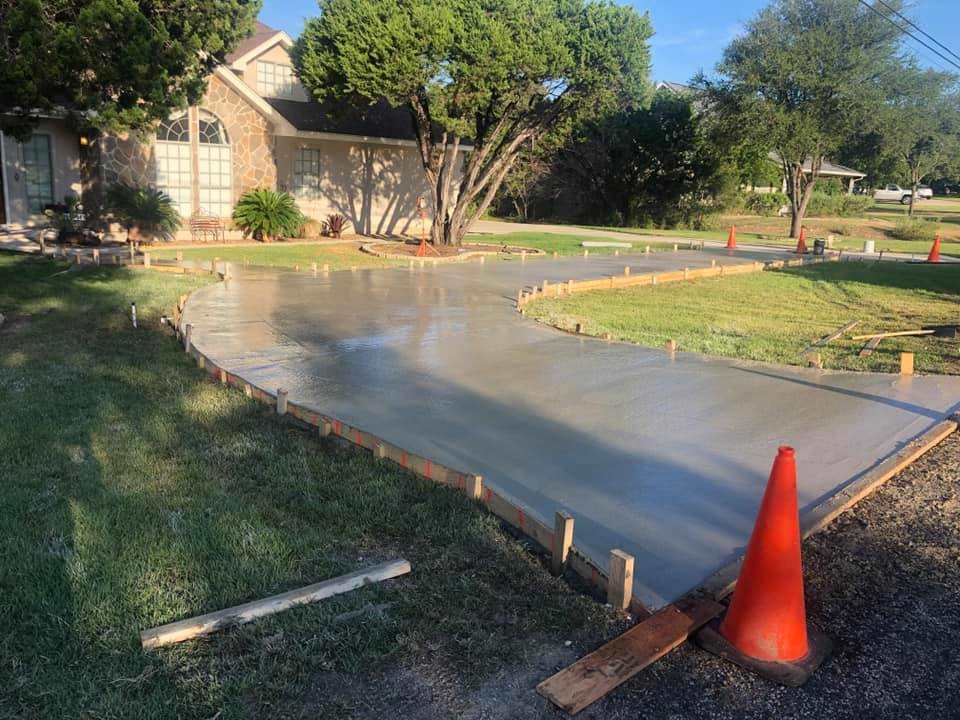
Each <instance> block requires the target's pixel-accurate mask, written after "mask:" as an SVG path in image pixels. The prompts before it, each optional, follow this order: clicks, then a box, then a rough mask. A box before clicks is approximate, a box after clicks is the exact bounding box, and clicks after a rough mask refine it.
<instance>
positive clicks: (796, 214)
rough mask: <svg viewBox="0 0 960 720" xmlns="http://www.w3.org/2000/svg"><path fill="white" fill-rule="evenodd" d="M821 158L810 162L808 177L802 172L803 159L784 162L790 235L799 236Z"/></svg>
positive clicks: (792, 236)
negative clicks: (788, 200)
mask: <svg viewBox="0 0 960 720" xmlns="http://www.w3.org/2000/svg"><path fill="white" fill-rule="evenodd" d="M822 163H823V158H817V159H815V160H813V161H812V162H811V163H810V177H809V178H806V177H805V176H804V172H803V161H802V160H801V161H800V162H796V161H794V162H790V163H787V162H784V164H783V169H784V175H785V177H786V179H787V195H789V197H790V237H791V238H794V239H796V238H799V237H800V230H801V229H802V228H803V219H804V217H805V216H806V214H807V206H808V205H809V204H810V198H811V197H813V188H814V186H815V185H816V182H817V177H818V176H819V173H820V167H821V164H822Z"/></svg>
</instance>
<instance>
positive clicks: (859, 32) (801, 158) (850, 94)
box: [700, 0, 903, 237]
mask: <svg viewBox="0 0 960 720" xmlns="http://www.w3.org/2000/svg"><path fill="white" fill-rule="evenodd" d="M889 4H890V5H891V6H894V7H896V8H897V9H899V8H900V3H899V2H898V1H897V0H891V2H890V3H889ZM900 53H901V48H900V33H899V30H898V29H897V28H896V27H895V26H893V25H891V24H890V23H889V22H887V20H885V19H884V18H883V17H882V16H881V15H880V14H878V13H877V12H874V10H872V9H871V8H870V7H866V6H864V5H863V4H861V3H860V2H858V0H774V2H773V3H771V4H770V5H769V6H768V7H766V8H764V9H763V10H761V11H760V12H759V13H758V14H757V15H756V16H755V17H754V18H753V19H752V20H750V21H749V22H748V23H747V25H746V31H745V32H744V34H743V35H741V36H740V37H737V38H736V39H734V40H733V42H731V43H730V45H729V46H728V47H727V48H726V50H725V51H724V54H723V59H722V61H721V62H720V64H719V65H718V66H717V70H718V74H719V77H718V78H717V79H716V80H712V81H709V80H704V79H702V78H701V80H700V84H701V86H702V87H703V88H704V89H705V90H706V91H707V93H706V95H707V101H706V102H707V106H708V108H709V110H710V111H711V112H713V113H715V114H717V115H719V116H721V117H723V118H726V120H727V122H728V124H729V125H730V126H731V127H733V126H736V127H737V128H739V129H741V130H743V131H745V132H746V133H748V134H750V136H751V138H752V141H753V142H754V143H756V144H757V145H758V146H765V147H768V148H771V149H773V150H774V151H775V152H776V154H777V156H778V159H779V162H780V164H781V166H782V171H783V174H784V177H785V179H786V183H787V194H788V195H789V197H790V209H791V217H792V222H791V227H790V233H791V237H797V236H798V235H799V233H800V226H801V224H802V222H803V218H804V215H805V213H806V210H807V205H808V203H809V202H810V198H811V196H812V194H813V189H814V186H815V185H816V182H817V179H818V178H819V176H820V171H821V169H822V167H823V162H824V160H825V159H826V158H828V157H831V156H835V155H836V154H837V153H838V152H839V151H840V150H841V149H842V148H843V147H844V146H845V144H846V143H848V142H849V141H850V139H851V138H853V137H854V136H855V135H856V134H857V132H858V130H859V129H861V128H862V127H863V126H864V125H866V124H869V123H870V121H871V116H872V115H873V114H875V113H877V112H878V111H879V110H880V109H881V108H882V107H883V105H884V102H885V100H886V92H887V89H888V88H887V85H886V83H885V82H884V81H883V79H884V77H885V76H887V75H888V74H889V73H895V72H898V71H899V69H900V68H901V67H902V65H903V60H902V58H901V55H900Z"/></svg>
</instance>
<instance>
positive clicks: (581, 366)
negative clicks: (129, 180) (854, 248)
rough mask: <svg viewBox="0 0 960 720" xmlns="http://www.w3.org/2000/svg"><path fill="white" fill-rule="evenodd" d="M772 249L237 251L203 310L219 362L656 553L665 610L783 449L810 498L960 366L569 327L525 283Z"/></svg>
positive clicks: (643, 568)
mask: <svg viewBox="0 0 960 720" xmlns="http://www.w3.org/2000/svg"><path fill="white" fill-rule="evenodd" d="M769 257H770V255H769V254H767V253H762V254H755V255H749V254H740V253H738V254H737V257H736V258H730V257H728V256H727V255H726V253H724V252H722V251H718V252H710V251H708V252H705V253H704V252H684V251H681V252H678V253H671V252H667V253H659V254H656V253H655V254H653V255H651V256H643V255H633V256H623V255H621V256H620V257H610V256H605V257H591V258H589V259H582V258H576V259H560V260H553V259H544V258H538V259H530V260H527V261H526V262H525V263H521V262H519V261H511V262H504V261H496V260H487V262H486V263H485V264H479V263H477V262H471V263H467V264H461V265H446V266H444V265H441V266H438V267H436V268H434V267H430V266H429V265H428V266H427V267H426V268H424V269H420V268H419V267H418V268H417V269H415V270H413V271H409V270H407V269H406V268H404V269H392V270H360V271H356V272H336V273H331V274H329V275H328V276H326V277H324V276H323V275H321V276H319V277H317V278H314V277H313V276H312V275H310V274H309V273H306V274H305V273H300V274H294V273H284V272H275V271H261V270H246V271H244V270H243V269H242V268H239V267H236V266H234V267H233V268H232V273H233V274H234V275H235V277H234V278H233V279H231V280H230V282H229V283H228V284H227V285H223V284H219V285H214V286H210V287H207V288H204V289H203V290H201V291H199V292H198V293H195V294H194V295H193V296H192V298H191V300H190V302H189V303H188V306H187V310H186V314H185V318H184V321H185V322H189V323H192V324H193V326H194V328H193V340H194V342H195V343H196V345H197V347H198V348H199V349H200V350H201V351H202V352H204V353H205V354H207V355H208V356H209V357H211V359H213V360H214V361H215V362H216V363H217V364H219V365H221V366H224V367H226V368H228V369H229V370H230V371H231V372H235V373H237V374H239V375H240V376H242V377H244V378H245V379H247V380H248V381H250V382H252V383H254V384H256V385H258V386H260V387H263V388H265V389H268V390H270V391H275V389H276V388H277V387H284V388H287V389H288V390H289V399H290V401H291V402H296V403H301V404H303V405H305V406H307V407H309V408H311V409H314V410H317V411H320V412H323V413H326V414H328V415H332V416H335V417H337V418H339V419H341V420H343V421H345V422H347V423H350V424H353V425H356V426H358V427H360V428H362V429H364V430H366V431H368V432H371V433H373V434H374V435H377V436H379V437H382V438H383V439H385V440H386V441H388V442H391V443H394V444H396V445H399V446H401V447H404V448H406V449H408V450H410V451H412V452H415V453H418V454H420V455H424V456H427V457H430V458H433V459H435V460H436V461H438V462H441V463H443V464H445V465H448V466H450V467H453V468H456V469H458V470H463V471H467V472H473V473H478V474H480V475H483V477H484V482H485V483H487V484H489V485H492V486H493V487H495V488H496V489H497V490H498V491H500V492H502V493H504V494H505V495H507V496H511V497H512V498H513V499H515V500H517V501H519V502H521V503H523V504H525V505H526V506H528V507H529V508H531V509H533V510H534V511H535V512H537V513H538V514H539V515H540V516H541V519H543V520H545V521H546V522H548V524H552V518H553V513H554V511H556V510H559V509H564V510H566V511H568V512H569V513H571V514H572V515H573V516H574V518H575V532H574V542H575V543H576V544H577V545H578V546H579V547H580V548H581V549H583V550H585V551H586V552H587V553H588V554H589V555H591V556H592V557H593V558H594V559H595V560H596V561H598V562H599V563H600V564H601V565H602V566H604V567H605V566H606V564H607V556H608V553H609V551H610V549H611V548H621V549H623V550H625V551H626V552H628V553H631V554H632V555H634V556H635V557H636V568H635V591H636V592H637V593H638V594H639V597H640V599H641V600H642V601H643V602H644V603H645V604H647V605H648V606H651V607H658V606H660V605H663V604H665V603H667V602H669V601H670V600H672V599H674V598H676V597H678V596H679V595H681V594H682V593H683V592H685V591H686V590H688V589H690V588H691V587H694V586H696V585H697V584H698V583H700V582H701V581H702V580H704V579H705V578H706V577H708V576H709V575H710V574H711V573H712V572H713V571H715V570H716V569H718V568H719V567H721V566H723V565H725V564H726V563H728V562H729V561H731V560H732V559H734V558H735V557H736V556H737V555H738V554H739V553H740V552H741V551H742V549H743V547H744V546H745V544H746V541H747V539H748V537H749V534H750V529H751V526H752V523H753V519H754V514H755V512H756V509H757V507H758V505H759V502H760V498H761V495H762V492H763V487H764V484H765V482H766V478H767V474H768V473H769V469H770V465H771V463H772V461H773V458H774V455H775V453H776V448H777V446H778V445H779V444H782V443H789V444H791V445H793V446H794V447H795V448H796V449H797V460H798V465H799V474H800V477H799V486H800V504H801V508H810V507H811V506H813V505H814V504H816V503H818V502H819V501H821V500H823V499H825V498H826V497H829V496H830V495H832V494H833V493H835V492H836V491H837V489H838V488H840V487H842V486H843V485H845V484H846V483H848V482H850V481H851V480H853V479H855V478H856V477H858V475H859V474H861V473H863V472H864V471H865V470H867V469H868V468H870V467H871V466H873V465H875V464H876V463H877V461H878V460H879V459H881V458H883V457H884V456H886V455H888V454H890V453H891V452H894V451H895V450H897V449H898V448H899V447H901V446H902V445H903V443H904V442H906V441H908V440H909V439H911V438H913V437H915V436H916V435H918V434H920V433H921V432H923V431H924V430H925V429H927V428H928V427H930V426H931V425H932V424H934V422H935V421H936V420H937V419H939V418H940V417H942V416H943V415H944V414H946V413H948V412H951V411H952V410H954V409H956V408H957V407H960V403H958V401H960V378H958V377H952V378H939V377H913V378H900V377H897V376H890V375H878V374H852V373H833V372H820V371H816V370H805V369H799V368H785V367H778V366H772V365H766V364H759V363H749V362H739V361H734V360H726V359H713V358H706V357H702V356H698V355H692V354H685V353H682V352H681V353H678V354H677V355H676V357H675V358H674V359H671V358H670V357H668V356H667V355H666V354H665V353H664V352H662V351H660V350H651V349H645V348H640V347H637V346H633V345H627V344H620V343H608V342H603V341H600V340H596V339H588V338H578V337H574V336H570V335H566V334H563V333H559V332H557V331H555V330H552V329H550V328H546V327H543V326H540V325H538V324H537V323H535V322H532V321H529V320H526V319H524V318H521V317H520V316H519V315H518V314H517V313H516V310H515V307H514V302H515V297H516V292H517V289H518V288H520V287H522V286H528V287H529V286H533V285H540V284H542V282H543V281H544V280H548V281H550V282H559V281H565V280H567V279H570V278H577V279H583V278H588V277H600V276H604V275H610V274H613V273H616V274H620V273H622V272H623V267H624V265H631V267H632V272H633V273H634V274H638V273H642V272H647V271H650V270H654V269H656V270H673V269H677V268H682V267H684V266H688V267H691V268H693V267H699V266H703V265H708V264H709V262H710V259H711V258H714V259H716V260H718V261H719V262H721V263H731V262H739V261H744V260H752V259H756V258H763V259H769Z"/></svg>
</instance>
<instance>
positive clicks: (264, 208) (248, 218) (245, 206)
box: [233, 188, 306, 240]
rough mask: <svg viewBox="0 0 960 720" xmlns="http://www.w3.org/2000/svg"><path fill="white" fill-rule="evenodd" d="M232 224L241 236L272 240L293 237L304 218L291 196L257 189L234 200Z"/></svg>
mask: <svg viewBox="0 0 960 720" xmlns="http://www.w3.org/2000/svg"><path fill="white" fill-rule="evenodd" d="M233 221H234V222H235V223H236V224H237V227H239V228H240V229H241V230H242V231H243V234H244V235H251V236H253V237H254V238H256V239H257V240H272V239H273V238H276V237H281V236H289V235H293V234H295V233H296V232H297V230H299V229H300V227H301V226H302V225H303V223H304V222H305V221H306V218H305V217H304V216H303V213H301V212H300V210H299V208H297V203H296V202H295V201H294V199H293V196H292V195H291V194H290V193H286V192H278V191H276V190H269V189H267V188H256V189H255V190H248V191H247V192H245V193H244V194H243V195H242V196H241V198H240V200H239V201H237V205H236V207H235V208H234V209H233Z"/></svg>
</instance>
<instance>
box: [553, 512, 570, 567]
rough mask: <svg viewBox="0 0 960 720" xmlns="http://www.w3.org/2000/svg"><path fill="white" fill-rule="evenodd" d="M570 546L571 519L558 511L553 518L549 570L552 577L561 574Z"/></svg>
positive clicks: (565, 564)
mask: <svg viewBox="0 0 960 720" xmlns="http://www.w3.org/2000/svg"><path fill="white" fill-rule="evenodd" d="M571 545H573V517H571V516H570V515H568V514H567V513H565V512H563V511H562V510H558V511H557V514H556V515H554V517H553V553H552V555H551V557H550V568H551V570H552V571H553V574H554V575H562V574H563V571H564V569H565V568H566V566H567V557H568V556H569V555H570V546H571Z"/></svg>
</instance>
